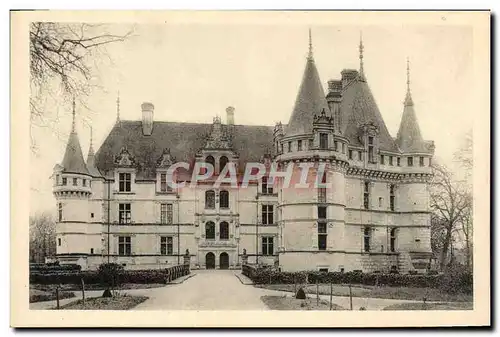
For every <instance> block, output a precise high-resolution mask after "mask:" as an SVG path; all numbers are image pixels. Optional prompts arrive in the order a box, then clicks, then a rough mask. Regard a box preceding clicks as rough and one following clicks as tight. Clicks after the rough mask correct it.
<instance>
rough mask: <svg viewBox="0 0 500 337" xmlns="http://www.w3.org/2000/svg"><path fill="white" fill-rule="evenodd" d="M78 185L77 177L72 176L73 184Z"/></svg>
mask: <svg viewBox="0 0 500 337" xmlns="http://www.w3.org/2000/svg"><path fill="white" fill-rule="evenodd" d="M77 185H78V178H73V186H77Z"/></svg>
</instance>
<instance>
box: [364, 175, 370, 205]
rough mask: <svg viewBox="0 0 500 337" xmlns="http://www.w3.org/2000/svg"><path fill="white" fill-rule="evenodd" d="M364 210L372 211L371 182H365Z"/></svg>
mask: <svg viewBox="0 0 500 337" xmlns="http://www.w3.org/2000/svg"><path fill="white" fill-rule="evenodd" d="M363 208H364V209H370V182H369V181H365V182H364V184H363Z"/></svg>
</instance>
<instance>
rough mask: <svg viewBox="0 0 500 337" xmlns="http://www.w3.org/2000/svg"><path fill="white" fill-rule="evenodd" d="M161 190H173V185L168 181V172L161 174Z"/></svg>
mask: <svg viewBox="0 0 500 337" xmlns="http://www.w3.org/2000/svg"><path fill="white" fill-rule="evenodd" d="M160 192H172V186H171V185H169V184H168V182H167V174H166V173H161V174H160Z"/></svg>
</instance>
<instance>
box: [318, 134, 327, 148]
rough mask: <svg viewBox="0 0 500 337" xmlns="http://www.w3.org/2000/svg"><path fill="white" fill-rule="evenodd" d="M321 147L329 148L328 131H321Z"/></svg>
mask: <svg viewBox="0 0 500 337" xmlns="http://www.w3.org/2000/svg"><path fill="white" fill-rule="evenodd" d="M319 148H320V149H321V150H326V149H328V134H327V133H320V134H319Z"/></svg>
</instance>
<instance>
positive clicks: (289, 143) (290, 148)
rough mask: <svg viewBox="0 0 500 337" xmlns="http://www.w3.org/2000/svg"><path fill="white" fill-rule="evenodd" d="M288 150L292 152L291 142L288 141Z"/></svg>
mask: <svg viewBox="0 0 500 337" xmlns="http://www.w3.org/2000/svg"><path fill="white" fill-rule="evenodd" d="M288 152H292V142H288Z"/></svg>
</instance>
